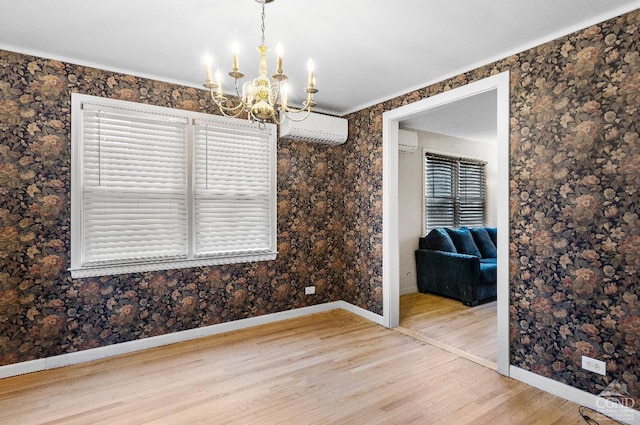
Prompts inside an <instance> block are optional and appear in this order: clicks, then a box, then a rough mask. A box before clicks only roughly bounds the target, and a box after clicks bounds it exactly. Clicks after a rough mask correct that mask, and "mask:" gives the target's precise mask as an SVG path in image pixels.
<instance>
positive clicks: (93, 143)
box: [82, 104, 187, 266]
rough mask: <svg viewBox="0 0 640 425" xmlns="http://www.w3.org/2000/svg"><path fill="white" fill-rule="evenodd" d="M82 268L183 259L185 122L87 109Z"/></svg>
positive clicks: (101, 108)
mask: <svg viewBox="0 0 640 425" xmlns="http://www.w3.org/2000/svg"><path fill="white" fill-rule="evenodd" d="M82 122H83V127H82V130H83V133H82V134H83V137H82V138H83V147H82V149H83V152H82V157H83V175H82V189H83V190H82V192H83V193H82V195H83V196H82V210H83V214H84V232H83V245H84V261H83V262H84V264H85V265H87V266H91V265H98V264H121V263H132V262H140V261H148V260H160V259H178V258H186V256H187V196H186V195H187V193H186V190H187V176H186V168H185V164H186V159H187V152H186V148H187V145H186V143H185V140H186V138H187V122H186V120H185V119H182V120H179V119H173V118H170V117H161V118H159V117H155V116H153V115H151V114H142V113H136V114H133V113H130V112H127V113H122V112H120V111H118V110H110V109H109V108H106V107H96V106H93V105H90V104H85V105H84V107H83V110H82Z"/></svg>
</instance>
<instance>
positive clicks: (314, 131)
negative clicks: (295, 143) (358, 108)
mask: <svg viewBox="0 0 640 425" xmlns="http://www.w3.org/2000/svg"><path fill="white" fill-rule="evenodd" d="M299 116H300V117H302V116H303V114H302V113H301V114H300V115H299ZM293 117H294V118H295V115H293ZM348 127H349V125H348V122H347V120H346V119H345V118H339V117H332V116H330V115H322V114H317V113H313V112H312V113H311V114H309V116H308V117H307V119H305V120H304V121H300V122H295V121H291V120H289V119H285V120H284V122H283V123H282V124H281V125H280V138H282V139H288V140H300V141H307V142H313V143H323V144H327V145H341V144H343V143H344V142H346V141H347V136H348Z"/></svg>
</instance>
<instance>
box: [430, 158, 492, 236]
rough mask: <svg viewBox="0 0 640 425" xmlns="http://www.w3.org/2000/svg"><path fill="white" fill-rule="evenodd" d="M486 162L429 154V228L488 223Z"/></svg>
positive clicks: (473, 225) (476, 225)
mask: <svg viewBox="0 0 640 425" xmlns="http://www.w3.org/2000/svg"><path fill="white" fill-rule="evenodd" d="M485 168H486V163H485V162H482V161H476V160H471V159H467V158H455V157H449V156H444V155H439V154H434V153H429V152H427V153H426V154H425V158H424V197H425V202H424V204H425V211H424V220H425V229H426V230H427V232H428V231H430V230H431V229H434V228H436V227H452V228H456V227H481V226H484V225H485V223H486V200H485V199H486V171H485Z"/></svg>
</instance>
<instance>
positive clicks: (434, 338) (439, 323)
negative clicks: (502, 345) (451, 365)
mask: <svg viewBox="0 0 640 425" xmlns="http://www.w3.org/2000/svg"><path fill="white" fill-rule="evenodd" d="M496 305H497V302H496V301H493V302H489V303H485V304H480V305H477V306H475V307H467V306H465V305H464V304H462V303H461V302H460V301H456V300H452V299H449V298H445V297H440V296H437V295H433V294H421V293H419V292H416V293H412V294H406V295H403V296H401V297H400V326H401V329H400V330H401V331H404V330H407V331H408V332H405V333H407V334H409V335H411V336H414V337H416V338H418V339H421V340H423V341H425V342H429V343H431V344H434V345H437V346H439V347H441V348H445V349H447V350H449V351H452V352H454V353H457V354H460V355H462V356H466V357H467V358H469V359H472V360H475V361H477V362H478V363H480V364H483V365H485V366H487V367H492V368H494V369H495V367H496V366H495V363H496V346H497V345H496V344H497V338H496V332H497V322H496Z"/></svg>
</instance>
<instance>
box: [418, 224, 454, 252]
mask: <svg viewBox="0 0 640 425" xmlns="http://www.w3.org/2000/svg"><path fill="white" fill-rule="evenodd" d="M424 244H425V248H424V249H431V250H434V251H445V252H454V253H455V252H458V251H456V246H455V245H454V244H453V241H452V240H451V238H450V237H449V234H448V233H447V232H446V231H445V230H444V229H433V230H432V231H430V232H429V234H428V235H427V236H425V237H424ZM420 248H421V249H423V248H422V247H420Z"/></svg>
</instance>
